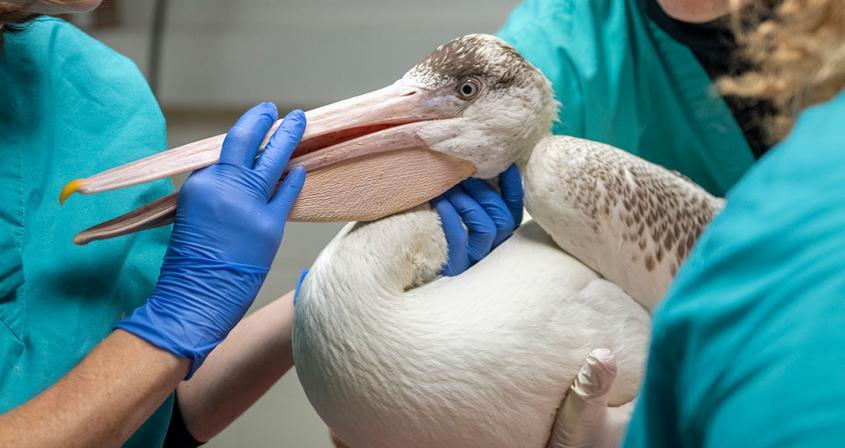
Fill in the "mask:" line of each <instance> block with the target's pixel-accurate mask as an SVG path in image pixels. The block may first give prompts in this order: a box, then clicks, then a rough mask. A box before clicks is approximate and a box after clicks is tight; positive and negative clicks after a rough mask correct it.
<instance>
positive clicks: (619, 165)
mask: <svg viewBox="0 0 845 448" xmlns="http://www.w3.org/2000/svg"><path fill="white" fill-rule="evenodd" d="M525 182H526V185H525V189H526V199H525V200H526V207H527V208H528V211H529V213H531V215H532V216H533V217H534V219H536V220H537V222H538V223H539V224H540V225H541V226H542V227H543V228H544V229H545V230H546V231H547V232H549V234H550V235H551V236H552V238H553V239H554V240H555V242H556V243H557V244H558V245H559V246H560V247H561V248H562V249H564V250H565V251H567V252H569V253H570V254H571V255H573V256H575V257H576V258H578V259H580V260H581V261H582V262H583V263H585V264H586V265H588V266H590V267H591V268H593V269H594V270H596V271H597V272H598V273H599V274H601V275H602V276H604V277H605V278H607V279H609V280H610V281H613V282H614V283H616V284H618V285H619V286H620V287H621V288H622V289H624V290H625V291H626V292H628V294H630V295H631V296H632V297H634V299H636V300H637V301H638V302H640V304H642V305H643V306H645V307H646V308H647V309H652V308H653V307H654V305H655V304H656V303H657V302H658V301H659V300H660V299H661V298H662V297H663V295H664V294H665V292H666V289H667V288H668V286H669V284H670V283H671V281H672V279H673V278H674V276H675V273H676V272H677V270H678V267H679V266H680V265H681V263H682V262H683V261H684V259H685V258H686V256H687V255H688V254H689V252H690V249H692V246H693V244H694V243H695V240H696V239H697V238H698V236H699V235H700V233H701V232H702V230H703V229H704V227H705V226H706V225H707V223H708V222H709V221H710V220H711V219H712V217H713V216H714V215H715V214H716V213H717V212H718V211H719V210H720V209H721V208H722V205H723V201H722V200H721V199H718V198H715V197H713V196H711V195H710V194H708V193H707V192H706V191H704V190H703V189H702V188H700V187H698V186H697V185H695V184H694V183H693V182H692V181H690V180H689V179H686V178H684V177H682V176H680V175H679V174H677V173H673V172H670V171H668V170H666V169H663V168H661V167H659V166H657V165H654V164H651V163H649V162H646V161H644V160H642V159H639V158H637V157H635V156H633V155H631V154H629V153H626V152H624V151H622V150H620V149H617V148H614V147H612V146H608V145H604V144H600V143H596V142H592V141H588V140H581V139H576V138H571V137H551V138H547V139H545V140H543V141H542V142H540V144H539V145H537V147H536V148H535V150H534V152H533V153H532V154H531V157H530V159H529V161H528V164H527V166H526V174H525Z"/></svg>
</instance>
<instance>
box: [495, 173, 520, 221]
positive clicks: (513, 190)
mask: <svg viewBox="0 0 845 448" xmlns="http://www.w3.org/2000/svg"><path fill="white" fill-rule="evenodd" d="M499 189H501V190H502V199H504V201H505V204H507V206H508V210H510V212H511V216H513V220H514V222H515V223H516V227H519V225H520V224H522V209H523V207H524V204H523V196H524V193H525V192H524V191H523V188H522V177H521V176H520V175H519V168H518V167H517V166H516V164H513V165H511V166H509V167H508V169H506V170H505V171H504V172H503V173H502V174H500V175H499Z"/></svg>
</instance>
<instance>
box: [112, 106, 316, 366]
mask: <svg viewBox="0 0 845 448" xmlns="http://www.w3.org/2000/svg"><path fill="white" fill-rule="evenodd" d="M277 118H278V112H277V110H276V106H274V105H273V104H270V103H264V104H260V105H258V106H256V107H254V108H252V109H251V110H249V111H248V112H247V113H245V114H244V115H243V116H242V117H241V118H240V120H238V122H237V123H236V124H235V125H234V126H233V127H232V129H231V130H230V131H229V135H228V136H227V137H226V140H225V142H224V143H223V149H222V151H221V153H220V161H219V162H218V163H217V164H216V165H212V166H210V167H208V168H205V169H203V170H200V171H198V172H196V173H194V174H193V175H192V176H191V177H190V178H189V179H188V181H187V182H186V183H185V185H184V187H183V188H182V190H181V191H180V194H179V204H178V208H177V211H176V221H175V224H174V226H173V233H172V234H171V236H170V245H169V247H168V250H167V254H166V255H165V258H164V265H163V266H162V268H161V274H160V276H159V280H158V284H157V285H156V289H155V292H154V293H153V295H152V296H151V297H150V298H149V300H148V301H147V303H146V305H144V306H142V307H140V308H138V309H137V310H135V312H134V313H133V314H132V316H130V317H129V318H127V319H126V320H124V321H123V322H121V323H120V324H119V325H118V326H117V328H120V329H122V330H125V331H128V332H130V333H133V334H135V335H136V336H138V337H140V338H142V339H145V340H146V341H148V342H150V343H152V344H153V345H156V346H158V347H160V348H162V349H164V350H167V351H169V352H171V353H173V354H175V355H177V356H180V357H185V358H188V359H190V360H191V361H192V362H191V370H190V372H189V373H188V378H190V376H191V375H192V374H193V373H194V372H195V371H196V370H197V369H198V368H199V367H200V365H202V363H203V361H204V360H205V358H206V356H208V354H209V353H210V352H211V350H213V349H214V347H216V346H217V345H218V344H219V343H220V342H222V341H223V339H224V338H225V337H226V335H228V334H229V331H230V330H231V329H232V328H233V327H234V326H235V324H237V323H238V321H240V320H241V318H242V317H243V316H244V314H245V313H246V311H247V309H248V308H249V306H250V305H251V304H252V302H253V300H254V299H255V296H256V294H258V290H259V289H260V288H261V284H262V283H263V282H264V278H265V276H266V275H267V272H268V271H269V269H270V264H271V263H272V261H273V258H274V256H275V254H276V251H277V250H278V248H279V245H280V243H281V241H282V233H283V232H284V228H285V221H286V220H287V216H288V213H289V212H290V209H291V207H292V206H293V204H294V202H295V201H296V198H297V196H298V195H299V192H300V190H301V189H302V185H303V183H304V182H305V171H304V170H302V169H301V168H298V169H294V170H293V171H291V172H290V173H288V175H287V176H286V177H285V179H284V182H282V184H281V186H280V187H279V189H278V191H274V189H275V187H276V184H277V182H278V180H279V178H280V177H281V175H282V172H283V170H284V168H285V166H286V165H287V162H288V159H289V158H290V155H291V153H293V150H294V148H295V147H296V145H298V144H299V141H300V139H301V138H302V133H303V131H304V130H305V115H304V114H303V113H302V112H301V111H294V112H291V113H290V114H288V116H287V117H285V120H284V122H283V124H282V125H281V127H280V128H279V130H278V131H276V133H275V134H274V135H273V137H272V138H271V139H270V142H269V143H268V144H267V147H266V149H265V151H264V152H263V153H262V154H261V155H260V156H259V157H258V158H257V159H256V154H257V152H258V147H259V146H260V144H261V141H262V140H263V138H264V136H265V135H266V134H267V132H269V130H270V127H271V125H272V124H273V122H274V121H276V120H277Z"/></svg>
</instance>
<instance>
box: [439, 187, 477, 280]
mask: <svg viewBox="0 0 845 448" xmlns="http://www.w3.org/2000/svg"><path fill="white" fill-rule="evenodd" d="M431 204H432V205H433V206H434V209H435V210H437V213H438V214H439V215H440V222H441V225H442V226H443V233H444V234H445V235H446V245H447V247H448V255H449V258H448V262H447V264H446V267H444V268H443V274H444V275H448V276H450V277H451V276H455V275H458V274H460V273H461V272H464V271H466V270H467V269H469V256H468V255H467V232H466V230H465V229H464V224H463V222H461V216H460V215H459V214H458V211H457V210H455V207H454V206H452V204H451V203H449V201H448V200H446V198H445V197H444V196H440V197H438V198H436V199H433V200H432V201H431Z"/></svg>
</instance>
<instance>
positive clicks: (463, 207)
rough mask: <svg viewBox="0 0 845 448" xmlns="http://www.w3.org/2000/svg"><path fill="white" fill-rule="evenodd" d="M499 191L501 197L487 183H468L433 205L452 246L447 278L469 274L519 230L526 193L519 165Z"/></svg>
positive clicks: (502, 179)
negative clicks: (471, 268)
mask: <svg viewBox="0 0 845 448" xmlns="http://www.w3.org/2000/svg"><path fill="white" fill-rule="evenodd" d="M499 189H500V190H501V191H502V194H501V195H499V193H497V192H496V190H494V189H493V188H492V187H491V186H490V185H489V184H488V183H487V182H486V181H483V180H481V179H467V180H465V181H464V182H462V183H461V184H460V185H458V186H456V187H453V188H452V189H450V190H449V191H447V192H446V193H445V194H443V195H442V196H440V197H438V198H437V199H435V200H433V201H432V203H433V204H434V208H435V209H436V210H437V213H439V214H440V220H441V221H442V223H443V232H444V233H445V234H446V243H447V244H448V245H449V261H448V262H447V264H446V267H444V268H443V274H444V275H448V276H454V275H458V274H460V273H462V272H464V271H466V270H467V269H469V267H470V266H472V265H474V264H475V263H477V262H478V261H479V260H481V259H482V258H484V257H486V256H487V254H489V253H490V251H491V250H493V249H494V248H496V246H498V245H499V244H501V243H502V241H504V240H506V239H508V237H509V236H511V234H512V233H513V231H514V230H516V228H517V227H519V224H520V223H521V222H522V195H523V191H522V178H521V177H520V176H519V169H518V168H517V167H516V165H511V166H510V167H509V168H508V169H507V170H505V172H503V173H502V174H500V175H499Z"/></svg>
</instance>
